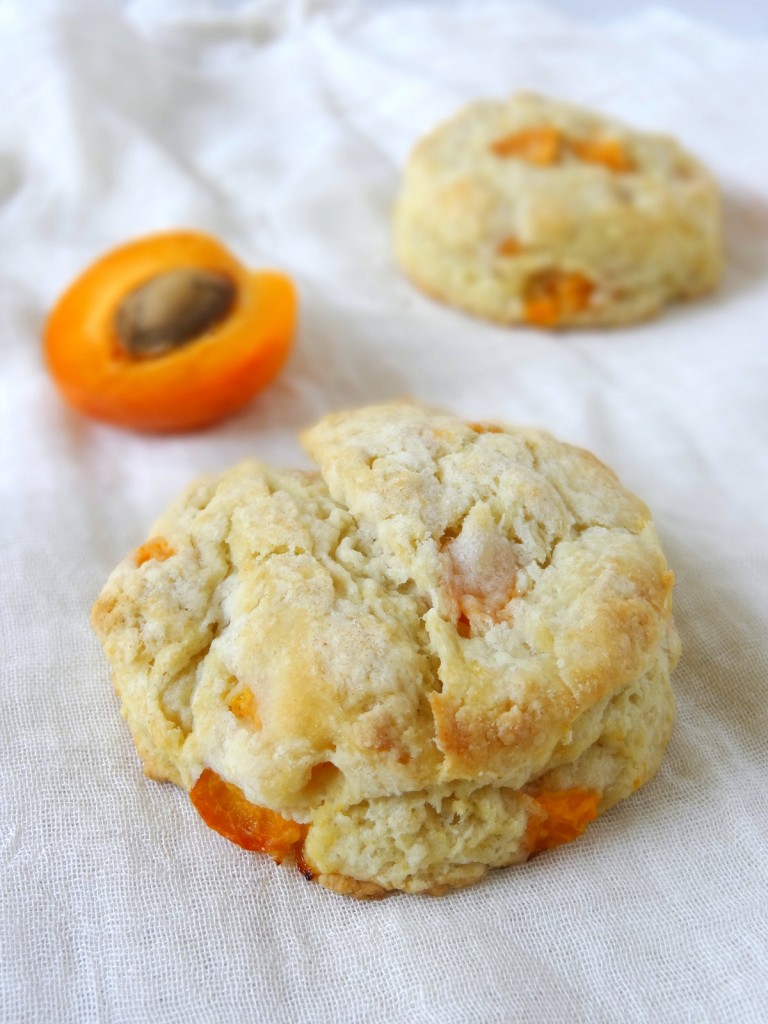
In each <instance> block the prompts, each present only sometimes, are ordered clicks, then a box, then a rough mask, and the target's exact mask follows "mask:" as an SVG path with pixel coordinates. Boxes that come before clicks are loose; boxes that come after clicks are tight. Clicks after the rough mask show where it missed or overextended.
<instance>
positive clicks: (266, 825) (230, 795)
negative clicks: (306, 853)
mask: <svg viewBox="0 0 768 1024" xmlns="http://www.w3.org/2000/svg"><path fill="white" fill-rule="evenodd" d="M189 796H190V799H191V801H192V803H193V804H194V806H195V810H196V811H197V813H198V814H199V815H200V817H201V818H202V819H203V821H204V822H205V823H206V825H207V826H208V827H209V828H212V829H213V830H214V831H215V832H218V833H219V834H220V835H222V836H224V838H225V839H229V841H230V842H232V843H236V844H237V845H238V846H242V847H243V849H244V850H253V851H255V852H257V853H268V854H269V855H270V857H272V858H273V859H274V860H276V861H277V863H278V864H280V863H281V861H283V860H284V859H285V857H287V856H288V854H289V853H290V852H291V851H293V852H294V854H295V853H296V852H298V851H300V849H301V846H302V844H303V842H304V837H305V836H306V833H307V828H306V826H305V825H299V824H298V823H297V822H295V821H290V820H289V819H288V818H284V817H283V816H282V815H281V814H278V813H277V811H270V810H269V809H268V808H266V807H259V806H258V805H257V804H252V803H251V802H250V801H249V800H247V799H246V797H245V794H244V793H243V791H242V789H239V788H238V787H237V786H234V785H232V783H231V782H225V781H224V779H222V778H221V777H220V776H219V775H217V774H216V772H214V771H211V769H210V768H204V769H203V771H202V773H201V775H200V778H199V779H198V780H197V782H196V783H195V784H194V786H193V787H192V790H191V792H190V794H189Z"/></svg>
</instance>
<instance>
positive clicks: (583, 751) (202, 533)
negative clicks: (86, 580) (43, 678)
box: [93, 404, 679, 896]
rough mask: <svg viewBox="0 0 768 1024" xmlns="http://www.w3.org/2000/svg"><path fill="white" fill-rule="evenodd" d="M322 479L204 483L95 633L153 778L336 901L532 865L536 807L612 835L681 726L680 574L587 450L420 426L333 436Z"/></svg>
mask: <svg viewBox="0 0 768 1024" xmlns="http://www.w3.org/2000/svg"><path fill="white" fill-rule="evenodd" d="M303 440H304V444H305V447H306V448H307V451H308V452H309V454H310V455H311V456H312V457H313V459H314V460H315V462H316V463H317V464H318V466H319V470H320V472H319V473H309V472H301V471H291V470H278V469H273V468H270V467H268V466H265V465H263V464H260V463H256V462H248V463H244V464H242V465H240V466H238V467H236V468H235V469H233V470H231V471H229V472H227V473H224V474H222V475H220V476H218V477H215V478H210V479H206V480H202V481H199V482H197V483H196V484H194V485H193V486H192V487H191V488H190V489H189V490H188V491H187V493H186V494H185V495H183V496H182V497H181V498H180V499H179V500H178V501H177V502H176V503H175V504H174V505H173V506H172V507H171V508H170V509H169V510H168V512H167V513H166V514H165V515H164V516H163V517H162V518H161V519H160V520H158V522H157V523H156V524H155V527H154V528H153V530H152V533H151V537H152V538H154V539H153V540H151V541H150V542H148V544H147V545H144V546H143V547H142V548H140V549H139V551H138V552H135V553H134V554H133V555H131V556H130V557H129V558H127V559H125V560H124V561H123V562H122V563H121V564H120V565H119V566H118V567H117V569H116V570H115V571H114V572H113V574H112V575H111V577H110V579H109V581H108V582H107V584H106V586H105V588H104V591H103V592H102V594H101V596H100V597H99V599H98V601H97V603H96V605H95V607H94V613H93V621H94V625H95V628H96V631H97V633H98V635H99V637H100V639H101V641H102V643H103V645H104V648H105V651H106V654H107V657H108V659H109V661H110V664H111V666H112V669H113V674H114V682H115V687H116V689H117V692H118V693H119V695H120V698H121V701H122V710H123V714H124V716H125V718H126V720H127V722H128V725H129V726H130V729H131V731H132V734H133V736H134V740H135V743H136V747H137V750H138V752H139V754H140V756H141V757H142V760H143V761H144V765H145V770H146V771H147V773H148V774H149V775H151V776H152V777H154V778H158V779H169V780H171V781H173V782H175V783H176V784H177V785H180V786H182V787H184V788H185V789H187V790H190V789H191V788H192V787H193V786H194V785H195V783H196V780H198V778H199V777H200V775H201V772H203V770H204V769H206V768H207V769H210V770H212V771H213V772H215V773H217V774H218V775H219V776H220V777H221V778H222V779H224V780H226V781H227V782H229V783H231V784H233V785H234V786H237V787H238V788H239V789H240V790H242V793H243V794H244V795H245V797H246V799H247V800H248V801H251V802H252V803H253V804H255V805H258V806H260V807H265V808H269V809H271V810H273V811H277V812H279V813H280V814H281V815H282V816H284V817H285V818H289V819H292V820H294V821H297V822H301V823H303V824H305V825H306V826H307V832H306V838H305V840H304V844H303V850H302V858H303V860H304V862H305V863H306V864H308V865H310V866H311V871H312V873H313V874H314V875H316V876H317V877H318V878H319V880H320V881H321V882H322V883H323V884H325V885H327V886H328V887H329V888H333V889H336V890H337V891H341V892H349V893H352V894H353V895H359V896H372V895H376V894H378V893H381V892H384V891H386V890H390V889H400V890H407V891H417V892H418V891H427V892H442V891H445V890H446V889H450V888H455V887H457V886H461V885H467V884H471V883H472V882H474V881H476V880H477V879H478V878H480V877H482V875H483V874H484V873H485V872H486V871H487V870H488V868H491V867H501V866H505V865H509V864H514V863H517V862H519V861H522V860H525V859H526V858H527V857H528V856H529V855H530V853H531V852H532V849H531V845H530V836H531V824H532V823H534V824H535V822H536V819H537V815H541V813H542V812H541V806H540V804H539V803H537V801H536V796H537V794H539V793H541V792H547V793H548V792H552V791H565V790H577V791H580V790H584V791H590V792H594V793H595V794H597V796H596V800H597V803H596V809H597V811H598V812H602V811H604V810H606V809H607V808H608V807H610V806H611V805H612V804H614V803H615V802H616V801H617V800H620V799H622V798H623V797H625V796H627V795H628V794H629V793H631V792H632V791H633V790H634V789H636V788H637V787H638V786H639V785H641V784H642V783H643V782H644V781H645V780H646V779H648V778H649V777H650V776H651V775H652V774H653V773H654V772H655V770H656V768H657V766H658V764H659V761H660V759H661V756H662V753H663V751H664V748H665V746H666V743H667V740H668V737H669V733H670V730H671V726H672V721H673V717H674V705H673V698H672V692H671V688H670V683H669V675H670V672H671V670H672V668H673V667H674V664H675V662H676V660H677V657H678V654H679V645H678V641H677V635H676V632H675V629H674V623H673V620H672V615H671V589H672V574H671V573H670V571H669V570H668V568H667V565H666V562H665V559H664V556H663V554H662V552H661V549H660V547H659V543H658V539H657V537H656V533H655V530H654V527H653V524H652V522H651V519H650V515H649V513H648V510H647V509H646V507H645V506H644V505H643V504H642V502H640V501H639V500H638V499H637V498H636V497H634V496H633V495H632V494H630V493H629V492H628V491H627V490H625V489H624V488H623V487H622V486H621V484H620V483H619V481H618V480H617V478H616V477H615V475H614V474H613V473H612V472H611V471H610V470H608V469H607V468H606V467H605V466H603V465H602V464H601V463H600V462H598V460H597V459H595V458H594V457H593V456H592V455H590V454H589V453H587V452H584V451H581V450H579V449H576V448H573V447H571V446H568V445H564V444H562V443H560V442H558V441H556V440H554V439H553V438H552V437H550V436H549V435H547V434H545V433H543V432H541V431H537V430H532V429H523V428H511V427H502V426H497V425H494V424H490V423H488V424H485V423H482V424H481V423H474V424H471V423H465V422H463V421H461V420H458V419H456V418H454V417H452V416H449V415H445V414H442V413H438V412H434V411H432V410H429V409H425V408H423V407H420V406H417V405H408V404H393V405H386V406H378V407H372V408H367V409H361V410H356V411H353V412H348V413H340V414H335V415H332V416H329V417H327V418H326V419H325V420H323V421H321V422H320V423H319V424H318V425H317V426H316V427H315V428H313V429H312V430H310V431H309V432H308V433H307V434H306V435H305V436H304V439H303Z"/></svg>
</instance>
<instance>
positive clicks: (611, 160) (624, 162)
mask: <svg viewBox="0 0 768 1024" xmlns="http://www.w3.org/2000/svg"><path fill="white" fill-rule="evenodd" d="M571 149H572V150H573V152H574V153H575V154H576V156H577V157H578V158H579V160H583V161H584V162H585V163H588V164H602V165H603V167H607V168H608V170H609V171H615V173H616V174H623V173H625V172H626V171H632V170H634V168H635V165H634V162H633V161H632V160H631V159H630V157H629V155H628V153H627V151H626V150H625V149H624V147H623V146H622V144H621V142H620V141H619V140H618V139H574V140H573V141H572V142H571Z"/></svg>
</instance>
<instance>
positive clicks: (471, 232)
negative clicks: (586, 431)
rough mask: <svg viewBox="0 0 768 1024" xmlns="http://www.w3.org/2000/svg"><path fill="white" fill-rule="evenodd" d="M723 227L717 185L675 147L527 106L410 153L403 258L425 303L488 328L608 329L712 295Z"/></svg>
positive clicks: (476, 106) (525, 101) (531, 100)
mask: <svg viewBox="0 0 768 1024" xmlns="http://www.w3.org/2000/svg"><path fill="white" fill-rule="evenodd" d="M720 220H721V215H720V199H719V195H718V190H717V187H716V185H715V183H714V181H713V179H712V178H711V176H710V175H709V173H708V172H707V171H706V170H705V169H704V168H703V167H702V166H701V164H699V163H698V162H697V161H696V160H694V159H693V157H691V156H690V155H689V154H688V153H686V152H685V151H684V150H683V149H682V148H681V147H680V146H679V145H678V143H677V142H676V141H675V140H674V139H672V138H669V137H668V136H663V135H649V134H645V133H641V132H636V131H633V130H631V129H629V128H627V127H626V126H624V125H622V124H619V123H618V122H615V121H611V120H608V119H606V118H603V117H601V116H599V115H597V114H594V113H591V112H589V111H586V110H582V109H581V108H578V107H573V106H570V105H569V104H566V103H560V102H557V101H555V100H551V99H547V98H545V97H543V96H538V95H534V94H530V93H520V94H518V95H516V96H513V97H512V98H511V99H509V100H506V101H496V102H494V101H481V102H476V103H472V104H470V105H469V106H467V107H465V108H464V109H463V110H461V111H459V113H457V114H456V115H455V116H454V117H453V118H451V119H450V120H448V121H446V122H445V123H444V124H441V125H439V126H438V127H437V128H436V129H435V130H434V131H433V132H432V133H431V134H430V135H428V136H427V137H426V138H425V139H423V140H422V141H421V142H420V143H419V144H418V145H417V146H416V147H415V149H414V151H413V153H412V154H411V157H410V159H409V161H408V164H407V166H406V169H405V174H404V179H403V183H402V189H401V194H400V198H399V201H398V204H397V208H396V213H395V231H394V235H395V253H396V257H397V260H398V262H399V263H400V265H401V267H402V268H403V270H404V271H405V273H406V274H407V275H408V276H409V277H410V278H411V280H412V281H413V282H414V283H415V284H416V285H418V286H419V287H420V288H421V289H422V290H423V291H425V292H427V293H428V294H430V295H432V296H434V297H436V298H438V299H441V300H443V301H444V302H447V303H449V304H451V305H454V306H458V307H459V308H461V309H464V310H467V311H468V312H470V313H474V314H476V315H478V316H481V317H485V318H487V319H489V320H495V321H499V322H501V323H507V324H514V323H527V324H531V325H533V326H537V327H586V326H593V325H599V326H610V325H617V324H624V323H629V322H631V321H636V320H642V319H645V318H647V317H649V316H652V315H653V314H655V313H656V312H658V310H659V309H661V307H662V306H664V305H666V304H668V303H670V302H672V301H674V300H677V299H687V298H691V297H693V296H696V295H700V294H702V293H703V292H707V291H709V290H710V289H711V288H712V287H714V285H715V284H716V283H717V281H718V280H719V278H720V274H721V268H722V242H721V225H720Z"/></svg>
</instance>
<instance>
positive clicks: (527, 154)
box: [491, 125, 563, 167]
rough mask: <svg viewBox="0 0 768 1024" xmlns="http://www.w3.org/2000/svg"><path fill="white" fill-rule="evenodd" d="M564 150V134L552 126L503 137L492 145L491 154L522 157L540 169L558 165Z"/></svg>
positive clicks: (524, 130)
mask: <svg viewBox="0 0 768 1024" xmlns="http://www.w3.org/2000/svg"><path fill="white" fill-rule="evenodd" d="M562 148H563V135H562V132H561V131H560V130H559V129H558V128H554V127H553V126H552V125H542V126H541V127H540V128H525V129H523V131H520V132H512V133H511V134H509V135H503V136H502V137H501V138H500V139H496V141H495V142H492V143H491V152H492V153H495V154H496V156H501V157H510V156H516V157H520V159H521V160H527V161H528V162H529V163H532V164H536V165H537V166H538V167H550V166H551V165H552V164H556V163H557V162H558V160H559V159H560V157H561V155H562Z"/></svg>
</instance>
